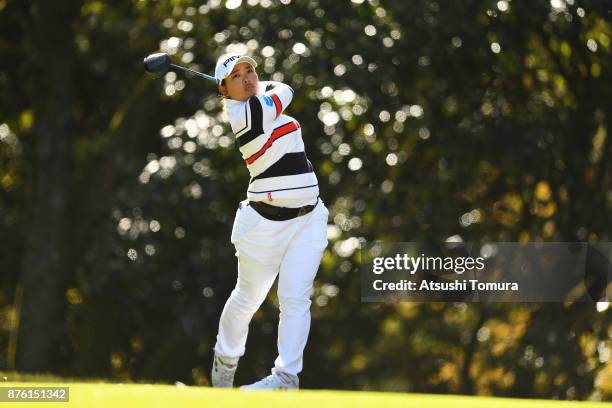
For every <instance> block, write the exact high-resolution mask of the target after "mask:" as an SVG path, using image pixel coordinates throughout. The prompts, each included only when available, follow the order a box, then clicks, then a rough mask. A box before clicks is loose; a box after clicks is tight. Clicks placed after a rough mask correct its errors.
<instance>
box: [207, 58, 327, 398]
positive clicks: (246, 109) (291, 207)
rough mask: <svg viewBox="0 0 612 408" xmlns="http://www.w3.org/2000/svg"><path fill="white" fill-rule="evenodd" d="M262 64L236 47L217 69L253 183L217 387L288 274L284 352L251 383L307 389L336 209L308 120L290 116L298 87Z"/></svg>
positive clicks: (224, 316) (281, 292) (235, 236)
mask: <svg viewBox="0 0 612 408" xmlns="http://www.w3.org/2000/svg"><path fill="white" fill-rule="evenodd" d="M256 67H257V63H256V62H255V61H254V60H253V59H252V58H250V57H248V56H244V55H238V54H228V55H223V56H221V57H220V58H219V59H218V61H217V66H216V68H215V78H216V80H217V84H218V90H219V93H220V94H222V95H223V97H224V100H223V102H224V106H225V111H226V113H227V116H228V118H229V122H230V125H231V128H232V131H233V133H234V135H235V137H236V145H237V146H238V148H239V150H240V153H241V154H242V158H243V159H244V161H245V163H246V166H247V168H248V169H249V173H250V175H251V180H250V182H249V186H248V189H247V199H246V200H244V201H242V202H241V203H240V205H239V207H238V210H237V212H236V218H235V220H234V226H233V229H232V235H231V242H232V243H233V244H234V246H235V247H236V256H237V258H238V280H237V283H236V287H235V288H234V290H233V291H232V293H231V295H230V297H229V299H228V300H227V303H226V304H225V307H224V308H223V312H222V313H221V320H220V322H219V332H218V335H217V343H216V345H215V357H214V362H213V368H212V374H211V377H212V384H213V386H214V387H232V386H233V383H234V373H235V371H236V368H237V366H238V359H239V358H240V357H241V356H242V355H243V354H244V352H245V343H246V340H247V334H248V328H249V323H250V321H251V318H252V317H253V314H254V313H255V312H256V311H257V309H258V308H259V307H260V305H261V304H262V303H263V301H264V300H265V298H266V295H267V294H268V292H269V290H270V288H271V287H272V284H273V283H274V280H275V279H276V276H277V275H278V277H279V278H278V300H279V303H280V321H279V324H278V357H277V358H276V360H275V361H274V367H273V368H272V371H271V375H269V376H267V377H265V378H264V379H262V380H260V381H258V382H256V383H254V384H251V385H246V386H243V387H241V389H248V390H269V389H298V388H299V380H298V374H299V373H300V371H301V370H302V356H303V352H304V347H305V345H306V340H307V338H308V332H309V330H310V295H311V292H312V287H313V281H314V278H315V275H316V273H317V269H318V268H319V263H320V261H321V256H322V254H323V251H324V249H325V247H326V246H327V217H328V215H329V212H328V211H327V208H326V207H325V205H324V204H323V202H322V201H321V200H320V199H319V187H318V183H317V178H316V176H315V174H314V171H313V167H312V165H311V163H310V162H309V161H308V159H307V157H306V153H305V152H304V142H303V140H302V130H301V128H300V124H299V123H298V122H297V121H296V120H295V119H294V118H292V117H290V116H287V115H284V114H283V111H285V109H286V108H287V106H288V105H289V103H290V102H291V99H292V98H293V90H292V89H291V87H289V86H287V85H285V84H282V83H280V82H273V81H270V82H264V81H262V82H260V81H259V78H258V76H257V73H256V72H255V68H256Z"/></svg>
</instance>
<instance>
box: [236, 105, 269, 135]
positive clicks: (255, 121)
mask: <svg viewBox="0 0 612 408" xmlns="http://www.w3.org/2000/svg"><path fill="white" fill-rule="evenodd" d="M249 107H250V108H251V129H250V130H249V131H248V132H246V133H244V134H243V135H242V136H240V137H239V138H238V145H239V146H240V147H242V146H244V145H245V144H247V143H249V142H251V141H253V140H254V139H255V138H256V137H257V136H259V135H261V134H262V133H263V132H264V131H263V109H262V108H261V103H260V102H259V99H258V98H257V97H256V96H252V97H251V98H250V99H249Z"/></svg>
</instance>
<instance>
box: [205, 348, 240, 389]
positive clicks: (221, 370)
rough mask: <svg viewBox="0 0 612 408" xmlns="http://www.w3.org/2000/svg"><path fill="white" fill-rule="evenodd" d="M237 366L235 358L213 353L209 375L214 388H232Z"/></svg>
mask: <svg viewBox="0 0 612 408" xmlns="http://www.w3.org/2000/svg"><path fill="white" fill-rule="evenodd" d="M237 367H238V359H237V358H230V357H220V356H218V355H216V354H215V358H214V360H213V367H212V372H211V375H210V378H211V380H212V386H213V387H215V388H232V387H233V386H234V374H235V373H236V368H237Z"/></svg>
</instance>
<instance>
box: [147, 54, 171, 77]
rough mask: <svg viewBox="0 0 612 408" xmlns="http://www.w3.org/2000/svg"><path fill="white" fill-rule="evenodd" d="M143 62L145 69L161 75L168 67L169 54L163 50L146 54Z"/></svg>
mask: <svg viewBox="0 0 612 408" xmlns="http://www.w3.org/2000/svg"><path fill="white" fill-rule="evenodd" d="M143 63H144V68H145V71H147V72H151V73H154V74H161V75H163V74H165V73H166V72H168V70H169V69H170V56H169V55H168V54H166V53H163V52H160V53H157V54H151V55H147V56H146V57H145V59H144V61H143Z"/></svg>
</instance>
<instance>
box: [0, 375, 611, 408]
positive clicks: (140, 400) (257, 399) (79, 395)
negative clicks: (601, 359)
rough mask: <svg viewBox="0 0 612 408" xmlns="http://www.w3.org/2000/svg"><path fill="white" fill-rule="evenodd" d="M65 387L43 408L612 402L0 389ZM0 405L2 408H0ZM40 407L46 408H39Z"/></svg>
mask: <svg viewBox="0 0 612 408" xmlns="http://www.w3.org/2000/svg"><path fill="white" fill-rule="evenodd" d="M9 386H11V387H13V386H18V387H34V386H36V387H40V386H55V387H57V386H68V387H69V388H70V402H69V403H51V404H50V405H48V406H62V407H87V408H107V407H110V408H121V407H126V408H128V407H129V408H139V407H143V408H144V407H147V408H151V407H181V408H190V407H193V408H196V407H197V408H203V407H215V408H216V407H248V408H251V407H253V408H255V407H262V408H270V407H284V408H324V407H330V408H344V407H349V408H360V407H377V408H378V407H382V408H392V407H408V408H498V407H499V408H510V407H519V408H523V407H525V408H526V407H533V408H553V407H555V408H571V407H580V408H586V407H593V408H604V407H606V408H612V403H598V402H568V401H542V400H524V399H507V398H488V397H465V396H455V395H425V394H398V393H382V392H351V391H315V390H301V391H298V392H287V391H275V392H244V391H239V390H237V389H233V390H223V389H212V388H208V387H184V386H183V387H175V386H171V385H152V384H151V385H147V384H107V383H79V382H66V383H58V382H8V381H4V382H2V381H0V387H9ZM0 406H7V404H6V403H5V404H2V403H0ZM12 406H15V407H27V406H33V407H34V406H36V407H39V406H40V403H18V404H16V405H12ZM45 406H47V405H46V404H45Z"/></svg>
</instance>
